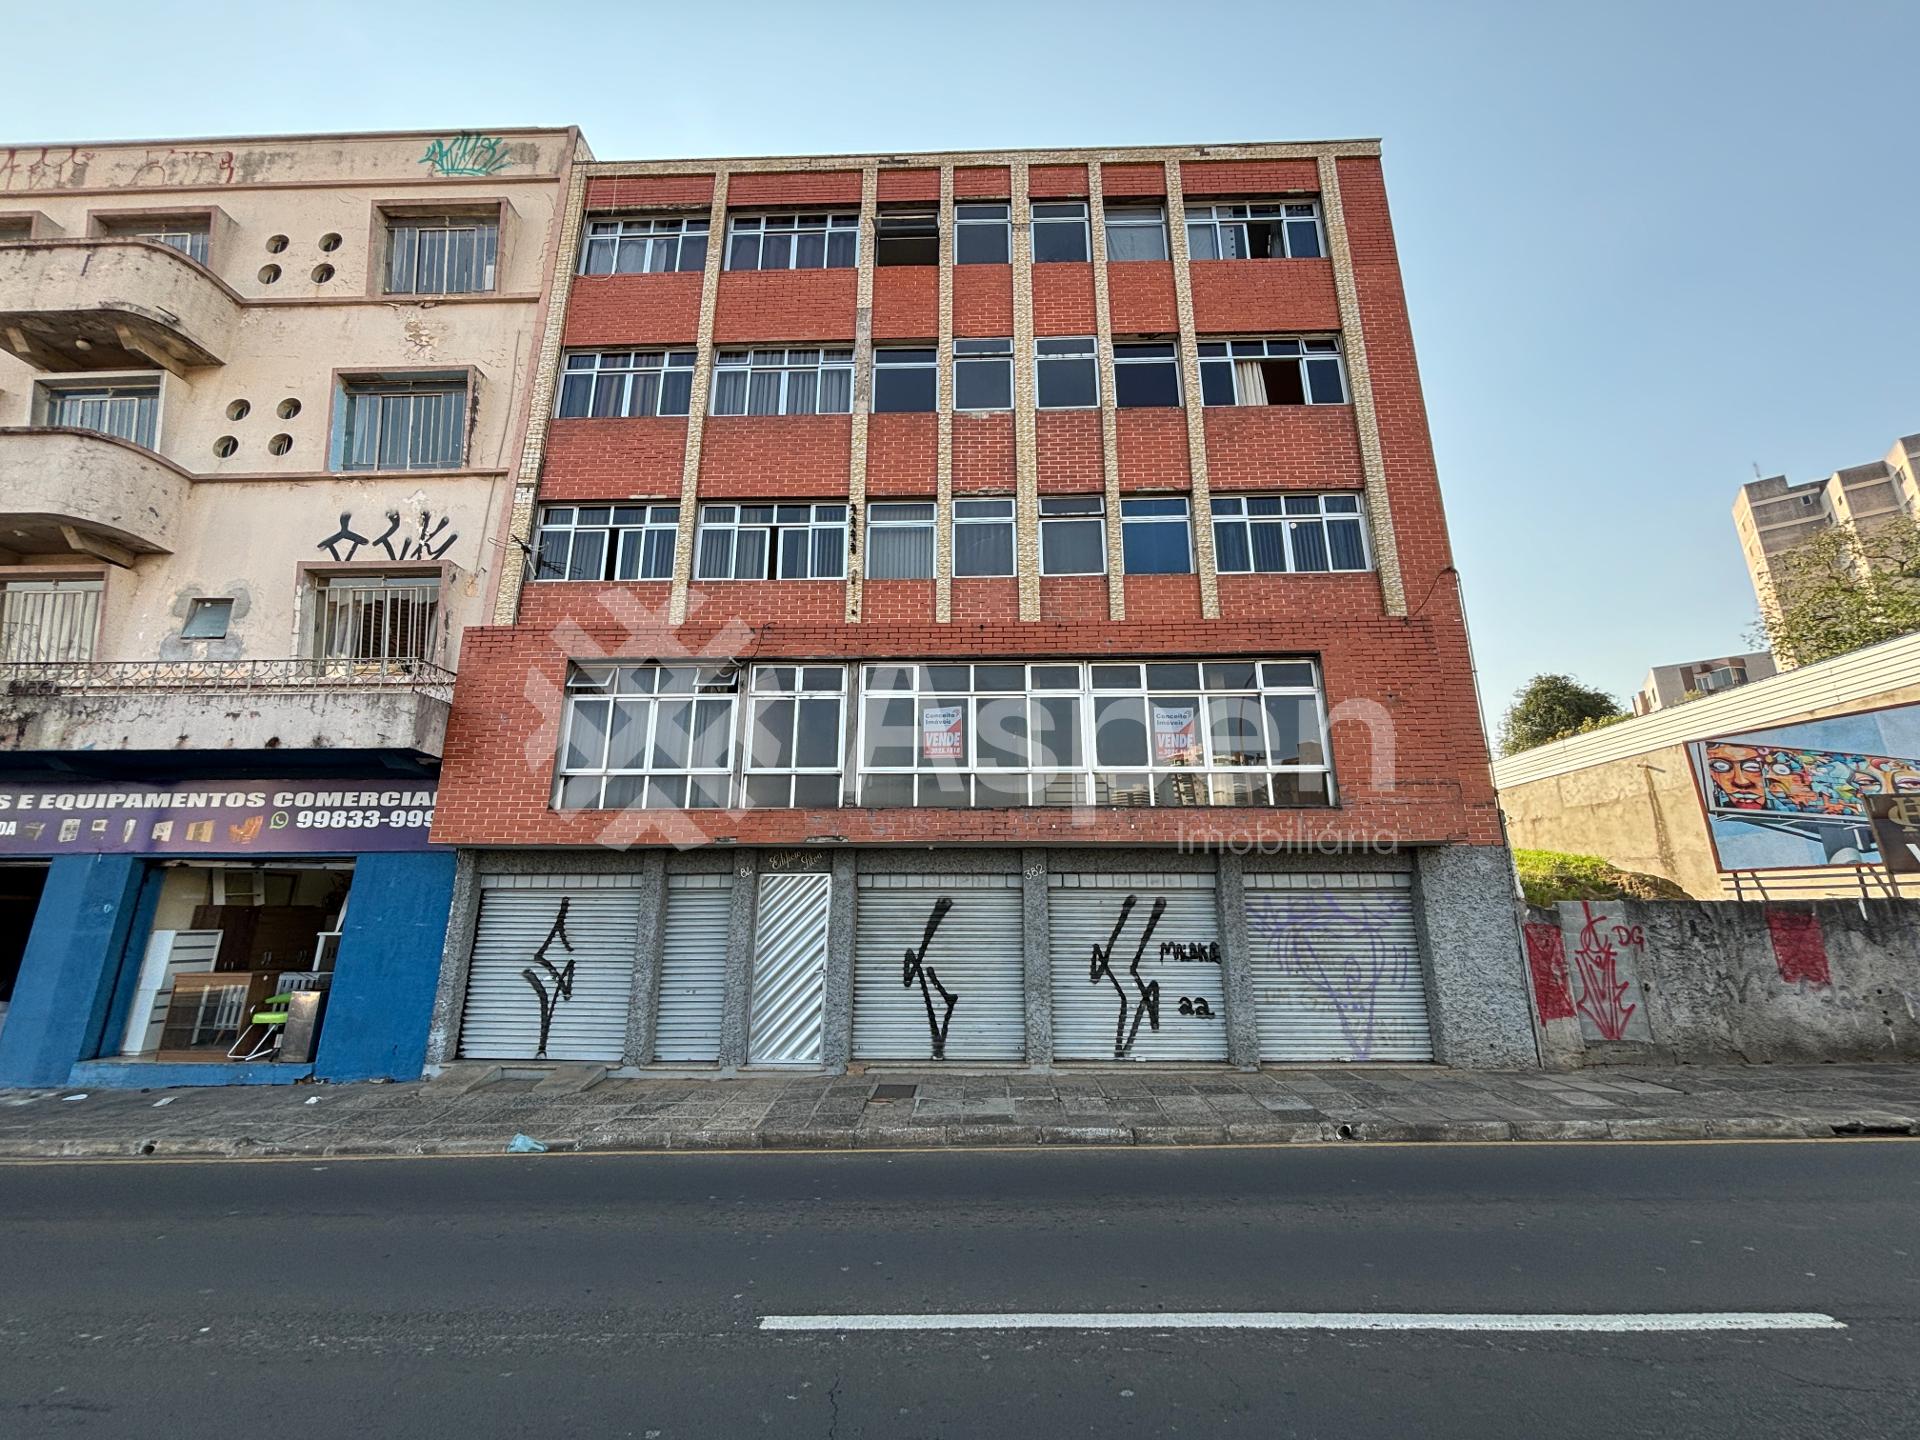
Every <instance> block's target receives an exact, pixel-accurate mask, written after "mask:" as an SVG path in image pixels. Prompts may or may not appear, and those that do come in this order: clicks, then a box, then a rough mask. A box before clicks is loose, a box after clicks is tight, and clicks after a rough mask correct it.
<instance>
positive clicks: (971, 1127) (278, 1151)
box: [0, 1065, 1920, 1159]
mask: <svg viewBox="0 0 1920 1440" xmlns="http://www.w3.org/2000/svg"><path fill="white" fill-rule="evenodd" d="M517 1134H524V1135H528V1136H531V1137H533V1138H534V1139H536V1140H538V1141H540V1142H541V1143H542V1144H544V1145H546V1146H547V1147H548V1148H550V1149H553V1150H687V1149H706V1150H713V1149H767V1150H775V1149H793V1150H800V1149H805V1150H818V1149H867V1148H882V1147H899V1146H927V1145H1052V1144H1062V1145H1066V1144H1097V1145H1199V1144H1266V1143H1275V1142H1289V1143H1291V1142H1316V1141H1327V1142H1344V1141H1368V1140H1430V1141H1498V1140H1637V1139H1651V1140H1699V1139H1715V1138H1724V1139H1789V1138H1805V1137H1831V1136H1835V1135H1863V1134H1864V1135H1875V1134H1881V1135H1887V1134H1905V1135H1914V1134H1920V1067H1916V1066H1894V1065H1885V1066H1868V1065H1852V1066H1837V1065H1822V1066H1805V1067H1783V1066H1750V1067H1740V1068H1732V1067H1730V1068H1714V1069H1658V1070H1655V1069H1631V1070H1629V1069H1607V1070H1587V1071H1582V1072H1579V1073H1577V1074H1568V1075H1549V1074H1542V1073H1540V1072H1538V1071H1529V1072H1524V1073H1488V1072H1480V1071H1458V1070H1443V1069H1436V1068H1432V1067H1424V1066H1421V1067H1415V1066H1408V1067H1393V1068H1388V1067H1371V1066H1370V1067H1365V1068H1360V1067H1351V1066H1349V1067H1343V1068H1325V1069H1280V1070H1267V1071H1260V1072H1258V1073H1241V1072H1235V1071H1219V1070H1206V1071H1201V1070H1195V1069H1181V1070H1175V1069H1145V1068H1141V1067H1128V1068H1124V1069H1120V1068H1114V1069H1104V1068H1103V1069H1095V1070H1085V1071H1074V1072H1067V1073H1060V1074H1050V1075H1035V1074H1019V1073H962V1072H955V1071H948V1070H937V1071H935V1070H917V1071H887V1072H884V1073H880V1072H871V1073H868V1074H864V1075H844V1076H817V1075H808V1076H771V1077H769V1076H759V1075H757V1076H752V1077H742V1078H738V1079H720V1078H707V1077H700V1078H691V1079H687V1078H678V1079H676V1078H666V1077H643V1078H621V1077H609V1076H607V1075H606V1074H605V1072H604V1071H602V1070H601V1069H599V1068H598V1067H593V1066H563V1067H560V1068H558V1069H556V1070H554V1071H552V1072H550V1073H548V1074H546V1075H545V1076H544V1077H543V1078H540V1079H533V1078H526V1077H524V1076H523V1077H515V1076H513V1075H511V1074H505V1075H503V1074H502V1073H501V1072H500V1071H499V1070H498V1069H495V1068H490V1067H459V1068H455V1069H452V1070H449V1071H448V1072H447V1073H445V1074H444V1075H442V1076H441V1077H440V1078H438V1079H436V1080H432V1081H428V1082H425V1083H422V1084H413V1085H343V1086H325V1085H276V1086H263V1087H221V1088H209V1089H192V1090H153V1091H142V1090H96V1091H93V1092H90V1093H88V1092H82V1091H78V1090H50V1091H10V1092H0V1158H11V1159H60V1158H69V1159H102V1158H120V1157H136V1156H142V1155H161V1156H165V1155H176V1156H184V1155H201V1156H206V1155H212V1156H250V1155H258V1156H273V1155H280V1156H309V1157H324V1156H353V1155H386V1156H399V1155H474V1154H494V1153H498V1152H500V1151H503V1150H504V1149H505V1148H506V1146H507V1144H508V1142H509V1141H510V1140H511V1139H512V1138H513V1137H514V1136H515V1135H517Z"/></svg>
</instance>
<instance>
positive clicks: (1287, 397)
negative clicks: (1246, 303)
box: [1200, 336, 1347, 405]
mask: <svg viewBox="0 0 1920 1440" xmlns="http://www.w3.org/2000/svg"><path fill="white" fill-rule="evenodd" d="M1200 393H1201V398H1202V399H1203V400H1204V401H1205V403H1207V404H1208V405H1344V404H1345V403H1346V401H1347V381H1346V373H1345V371H1344V370H1343V369H1342V367H1341V364H1340V342H1339V341H1337V340H1335V339H1333V338H1332V337H1331V336H1318V337H1314V338H1309V339H1300V340H1231V341H1227V340H1203V341H1201V342H1200Z"/></svg>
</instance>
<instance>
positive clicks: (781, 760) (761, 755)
mask: <svg viewBox="0 0 1920 1440" xmlns="http://www.w3.org/2000/svg"><path fill="white" fill-rule="evenodd" d="M793 704H794V702H793V701H791V700H758V701H755V702H754V707H753V728H752V730H751V731H750V732H749V733H748V736H747V763H748V764H749V765H752V766H754V767H755V768H757V769H761V770H784V769H787V768H788V767H790V766H791V765H792V764H793Z"/></svg>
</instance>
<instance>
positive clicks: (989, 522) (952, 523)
mask: <svg viewBox="0 0 1920 1440" xmlns="http://www.w3.org/2000/svg"><path fill="white" fill-rule="evenodd" d="M963 505H1004V506H1005V507H1006V510H1005V511H1004V513H1001V514H992V515H985V514H983V515H962V514H961V513H960V507H961V506H963ZM1018 514H1019V512H1018V507H1017V505H1016V504H1015V501H1014V499H1013V497H1012V496H1010V495H956V496H954V497H953V504H952V506H951V507H950V509H949V514H948V518H947V525H948V531H949V533H948V537H947V553H948V555H949V556H950V557H951V560H952V568H953V578H954V579H955V580H1011V579H1013V578H1015V577H1017V576H1018V575H1019V573H1020V545H1019V540H1018V536H1017V534H1016V526H1017V525H1018V523H1019V520H1018ZM963 526H966V527H969V528H972V527H979V528H980V529H987V528H996V529H1004V530H1005V531H1006V534H1007V568H1006V569H1005V570H993V571H981V572H979V573H974V574H967V573H962V571H961V569H960V530H961V527H963Z"/></svg>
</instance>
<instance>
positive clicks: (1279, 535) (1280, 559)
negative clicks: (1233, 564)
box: [1248, 524, 1287, 575]
mask: <svg viewBox="0 0 1920 1440" xmlns="http://www.w3.org/2000/svg"><path fill="white" fill-rule="evenodd" d="M1248 528H1249V529H1250V530H1251V531H1252V532H1253V568H1254V569H1255V570H1256V571H1258V572H1259V573H1260V574H1262V575H1278V574H1280V573H1282V572H1283V571H1284V570H1285V569H1286V568H1287V542H1286V536H1285V533H1284V530H1285V527H1283V526H1280V525H1276V524H1264V525H1260V524H1257V525H1252V526H1249V527H1248Z"/></svg>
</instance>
